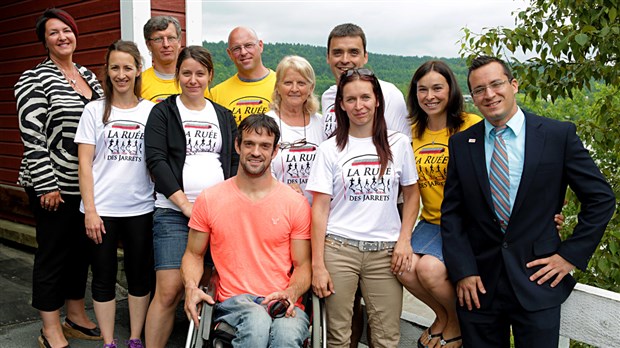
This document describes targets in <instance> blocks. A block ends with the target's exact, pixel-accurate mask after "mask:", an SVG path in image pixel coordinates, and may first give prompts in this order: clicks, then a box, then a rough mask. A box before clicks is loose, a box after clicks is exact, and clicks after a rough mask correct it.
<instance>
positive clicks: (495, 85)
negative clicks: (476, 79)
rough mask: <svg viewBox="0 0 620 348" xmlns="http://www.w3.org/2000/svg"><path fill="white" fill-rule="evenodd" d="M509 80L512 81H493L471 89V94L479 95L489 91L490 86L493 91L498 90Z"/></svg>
mask: <svg viewBox="0 0 620 348" xmlns="http://www.w3.org/2000/svg"><path fill="white" fill-rule="evenodd" d="M507 82H510V80H503V81H493V82H491V83H489V84H488V85H486V86H480V87H476V88H474V89H473V90H472V91H471V95H472V96H474V97H479V96H481V95H483V94H484V93H485V92H486V91H487V88H490V89H491V90H492V91H493V92H498V91H499V90H500V89H502V87H504V85H505V84H506V83H507Z"/></svg>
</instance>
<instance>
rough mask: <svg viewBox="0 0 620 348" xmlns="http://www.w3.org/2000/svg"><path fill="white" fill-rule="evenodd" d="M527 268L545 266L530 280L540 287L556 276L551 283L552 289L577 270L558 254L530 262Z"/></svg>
mask: <svg viewBox="0 0 620 348" xmlns="http://www.w3.org/2000/svg"><path fill="white" fill-rule="evenodd" d="M525 266H526V267H527V268H532V267H536V266H543V267H542V268H541V269H539V270H538V272H536V273H534V274H532V276H531V277H530V280H531V281H533V282H534V281H535V282H536V283H537V284H538V285H542V284H544V283H545V282H546V281H547V280H549V279H551V277H553V276H555V280H554V281H553V282H552V283H551V287H552V288H553V287H555V286H556V285H558V284H560V282H561V281H562V279H563V278H564V276H565V275H567V274H568V273H570V272H571V271H572V270H573V269H575V266H574V265H573V264H572V263H570V262H568V261H566V259H564V258H563V257H562V256H560V255H558V254H553V255H552V256H549V257H545V258H542V259H537V260H534V261H532V262H528V263H527V264H526V265H525Z"/></svg>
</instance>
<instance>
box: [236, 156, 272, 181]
mask: <svg viewBox="0 0 620 348" xmlns="http://www.w3.org/2000/svg"><path fill="white" fill-rule="evenodd" d="M255 158H256V157H248V158H247V159H242V160H240V161H239V164H241V168H243V171H244V172H245V174H246V175H248V176H252V177H260V176H263V174H265V172H266V171H267V170H268V169H269V165H270V164H271V161H268V160H267V159H264V158H263V163H262V164H261V165H260V166H258V167H256V166H252V165H251V164H250V160H252V159H255Z"/></svg>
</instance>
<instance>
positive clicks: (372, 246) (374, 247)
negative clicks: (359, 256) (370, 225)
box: [325, 233, 396, 251]
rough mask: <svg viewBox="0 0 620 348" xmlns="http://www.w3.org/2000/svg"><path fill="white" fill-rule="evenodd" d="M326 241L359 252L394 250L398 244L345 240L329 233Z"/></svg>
mask: <svg viewBox="0 0 620 348" xmlns="http://www.w3.org/2000/svg"><path fill="white" fill-rule="evenodd" d="M325 241H329V242H330V244H331V245H334V244H337V245H338V246H341V245H349V246H352V247H356V248H358V249H359V251H381V250H390V251H391V250H394V245H396V242H372V241H365V240H357V239H350V238H344V237H340V236H336V235H334V234H331V233H328V234H327V235H326V236H325Z"/></svg>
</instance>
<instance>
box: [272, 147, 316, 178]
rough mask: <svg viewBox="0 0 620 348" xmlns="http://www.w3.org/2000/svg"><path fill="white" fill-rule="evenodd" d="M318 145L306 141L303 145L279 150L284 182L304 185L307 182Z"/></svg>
mask: <svg viewBox="0 0 620 348" xmlns="http://www.w3.org/2000/svg"><path fill="white" fill-rule="evenodd" d="M317 150H318V145H317V144H314V143H310V142H306V144H304V145H300V146H294V147H290V148H287V149H282V150H280V151H281V152H280V156H281V157H280V159H281V160H282V168H283V179H284V181H283V182H284V183H285V184H287V185H288V184H299V185H304V184H306V183H307V182H308V176H309V175H310V168H311V166H312V163H313V162H314V159H315V157H316V152H317Z"/></svg>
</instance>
